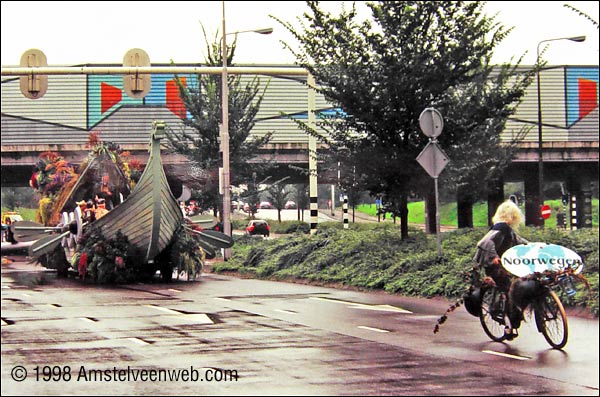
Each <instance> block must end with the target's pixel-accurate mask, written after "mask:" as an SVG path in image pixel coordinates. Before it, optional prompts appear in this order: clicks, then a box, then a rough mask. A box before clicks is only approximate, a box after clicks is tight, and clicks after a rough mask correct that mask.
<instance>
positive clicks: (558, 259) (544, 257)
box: [501, 242, 583, 277]
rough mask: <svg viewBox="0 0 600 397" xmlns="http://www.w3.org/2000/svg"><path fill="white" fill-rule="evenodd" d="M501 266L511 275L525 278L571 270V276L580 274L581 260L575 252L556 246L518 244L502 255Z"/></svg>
mask: <svg viewBox="0 0 600 397" xmlns="http://www.w3.org/2000/svg"><path fill="white" fill-rule="evenodd" d="M501 262H502V266H503V267H504V268H505V269H506V270H507V271H508V272H509V273H511V274H513V275H515V276H518V277H525V276H527V275H530V274H534V273H543V272H545V271H555V272H559V271H564V270H567V269H569V268H570V269H571V270H572V272H573V274H578V273H581V271H582V270H583V260H582V259H581V256H579V255H578V254H577V253H576V252H575V251H573V250H571V249H569V248H566V247H563V246H561V245H557V244H546V243H540V242H534V243H528V244H520V245H516V246H514V247H512V248H510V249H508V250H507V251H506V252H505V253H504V255H502V261H501Z"/></svg>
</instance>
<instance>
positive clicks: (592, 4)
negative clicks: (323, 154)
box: [0, 1, 599, 66]
mask: <svg viewBox="0 0 600 397" xmlns="http://www.w3.org/2000/svg"><path fill="white" fill-rule="evenodd" d="M342 3H345V4H346V6H347V7H348V6H349V4H351V3H350V2H343V1H327V2H323V5H324V7H325V8H326V9H327V10H328V11H330V12H336V11H339V10H341V7H342ZM364 3H365V2H357V5H358V9H359V10H360V13H359V16H360V17H361V18H368V17H369V16H370V12H369V10H368V9H367V8H366V6H365V4H364ZM565 3H566V4H569V5H571V6H573V7H575V8H577V9H579V10H581V11H583V12H585V13H586V14H588V15H589V16H591V17H592V18H593V19H594V20H595V21H598V18H599V17H598V15H599V11H598V4H599V2H598V1H569V2H563V1H544V2H534V1H518V2H517V1H490V2H488V3H487V4H486V6H485V11H486V13H488V14H489V15H494V14H497V17H496V18H497V21H498V22H500V23H501V24H502V25H504V26H505V27H507V28H509V27H514V28H513V31H512V32H511V33H510V35H509V36H508V37H507V38H506V39H505V40H504V41H503V42H502V43H501V44H500V45H499V46H498V47H497V48H496V50H495V52H494V58H493V59H492V61H493V62H494V63H502V62H509V61H510V60H511V58H514V60H516V59H517V58H519V57H520V56H521V55H524V54H525V57H524V59H523V62H522V64H523V65H531V64H533V63H535V59H536V50H537V46H538V43H539V42H540V41H542V40H548V39H554V38H562V37H573V36H580V35H585V36H586V37H587V39H586V41H585V42H583V43H576V42H572V41H569V40H558V41H552V42H550V43H547V49H546V52H545V53H544V59H545V60H547V61H548V63H549V64H551V65H598V57H599V54H598V29H597V27H596V26H594V25H593V24H592V22H590V21H589V20H587V19H586V18H584V17H582V16H580V15H579V14H578V13H576V12H575V11H573V10H571V9H569V8H567V7H564V6H563V5H564V4H565ZM1 7H2V10H1V21H2V22H1V25H0V26H1V31H2V34H1V47H0V48H1V52H2V58H1V63H2V66H15V65H19V63H20V59H21V55H22V54H23V53H24V52H25V51H27V50H28V49H31V48H36V49H39V50H41V51H42V52H43V53H44V54H45V55H46V57H47V60H48V65H49V66H59V65H76V64H88V63H89V64H103V63H113V64H120V63H122V62H123V56H124V55H125V53H126V52H127V51H128V50H129V49H132V48H141V49H143V50H144V51H145V52H146V53H147V54H148V56H149V58H150V61H151V63H169V62H171V61H174V62H175V63H182V64H183V63H202V62H204V60H205V54H206V52H205V40H204V36H203V31H202V27H203V26H204V28H205V30H206V33H207V36H208V38H209V41H210V42H212V41H213V38H214V37H217V35H218V37H220V34H221V30H222V25H221V24H222V19H223V18H222V2H221V1H188V2H184V1H168V2H166V1H151V2H137V1H136V2H129V1H119V2H109V1H107V2H101V1H85V2H84V1H70V2H63V1H43V2H37V1H2V2H1ZM307 10H308V7H307V6H306V3H305V2H304V1H243V2H242V1H226V2H225V20H226V31H227V32H228V33H230V32H235V31H242V30H253V29H259V28H265V27H272V28H273V29H274V31H273V33H272V34H270V35H259V34H256V33H243V34H240V35H238V47H237V50H236V56H235V58H234V59H235V62H236V63H237V64H262V65H291V64H293V63H294V58H293V57H292V55H291V54H290V52H289V50H286V49H284V48H283V45H282V44H281V41H284V42H287V43H288V44H290V45H292V46H294V45H295V44H296V42H295V40H294V38H293V37H292V35H291V34H289V32H288V31H287V30H286V29H285V28H284V27H283V26H281V24H280V23H279V22H277V21H275V20H274V19H272V18H270V17H269V15H273V16H275V17H277V18H279V19H281V20H282V21H284V22H290V23H292V25H294V26H295V27H299V26H300V25H299V22H298V21H297V17H298V16H300V15H302V13H304V12H306V11H307ZM231 39H233V36H229V35H228V41H230V40H231ZM545 46H546V45H542V46H541V48H544V47H545Z"/></svg>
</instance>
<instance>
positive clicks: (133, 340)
mask: <svg viewBox="0 0 600 397" xmlns="http://www.w3.org/2000/svg"><path fill="white" fill-rule="evenodd" d="M127 340H128V341H131V342H134V343H137V344H138V345H142V346H145V345H149V344H150V343H148V342H146V341H145V340H142V339H139V338H127Z"/></svg>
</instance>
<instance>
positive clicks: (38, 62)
mask: <svg viewBox="0 0 600 397" xmlns="http://www.w3.org/2000/svg"><path fill="white" fill-rule="evenodd" d="M20 66H22V67H25V68H36V67H37V68H39V67H44V66H48V61H47V60H46V55H45V54H44V53H43V52H42V51H40V50H36V49H30V50H27V51H25V52H24V53H23V55H22V56H21V63H20ZM19 85H20V87H21V93H22V94H23V95H25V96H26V97H27V98H29V99H39V98H41V97H43V96H44V94H45V93H46V91H47V90H48V75H40V74H31V75H27V76H21V77H19Z"/></svg>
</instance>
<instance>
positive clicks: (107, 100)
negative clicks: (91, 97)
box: [100, 82, 123, 113]
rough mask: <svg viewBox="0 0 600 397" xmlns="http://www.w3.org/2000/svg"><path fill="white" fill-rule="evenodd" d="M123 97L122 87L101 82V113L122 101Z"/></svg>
mask: <svg viewBox="0 0 600 397" xmlns="http://www.w3.org/2000/svg"><path fill="white" fill-rule="evenodd" d="M122 98H123V92H122V91H121V89H120V88H118V87H114V86H112V85H110V84H106V83H104V82H101V83H100V103H101V113H104V112H106V111H107V110H108V109H110V108H112V107H113V106H115V105H116V104H117V103H119V102H121V99H122Z"/></svg>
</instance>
